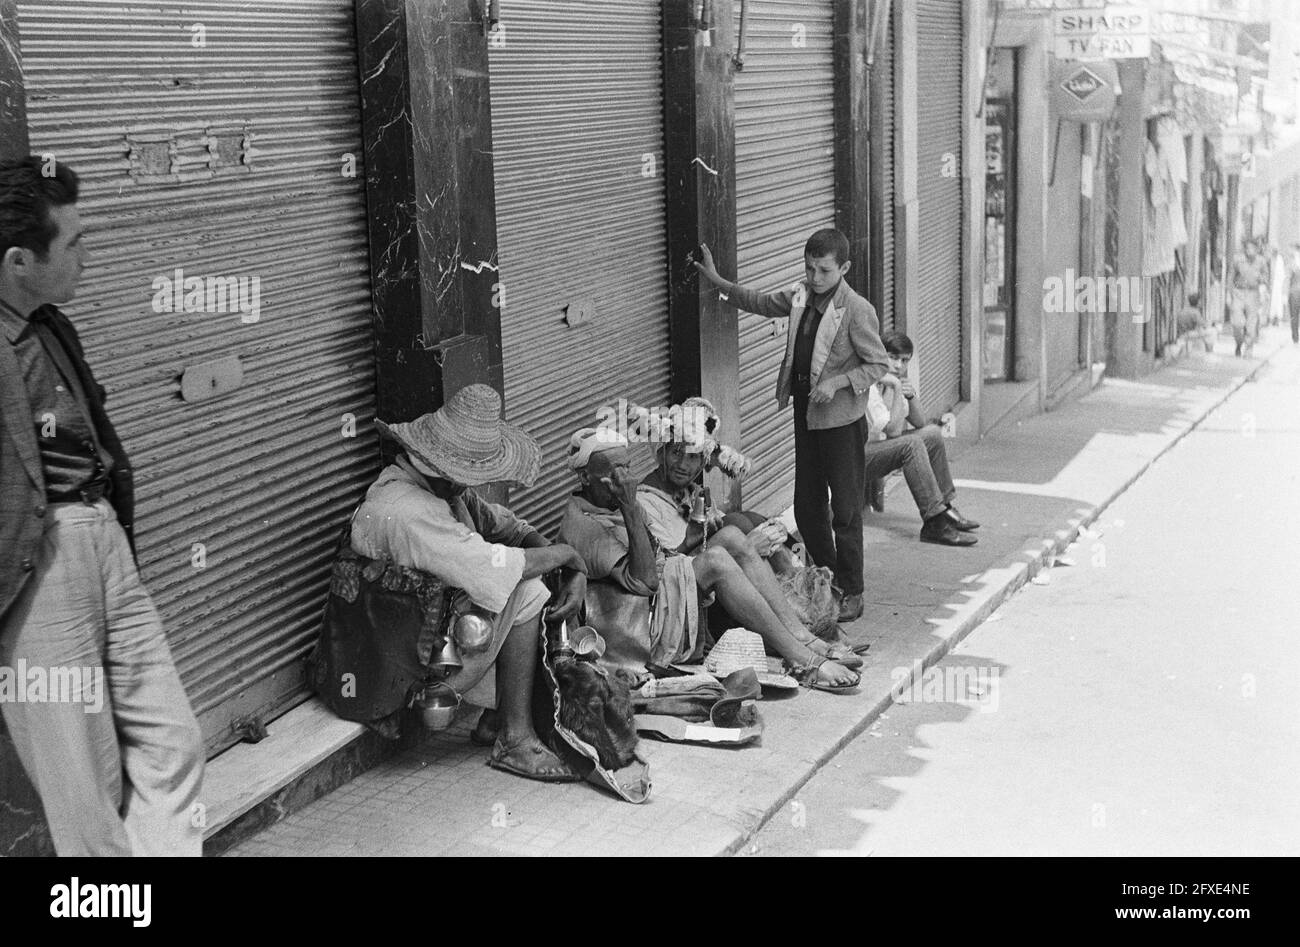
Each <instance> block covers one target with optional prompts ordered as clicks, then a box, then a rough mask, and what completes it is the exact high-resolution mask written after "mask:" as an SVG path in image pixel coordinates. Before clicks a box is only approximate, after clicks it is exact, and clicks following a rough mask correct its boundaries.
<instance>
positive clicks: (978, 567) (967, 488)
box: [228, 334, 1290, 855]
mask: <svg viewBox="0 0 1300 947" xmlns="http://www.w3.org/2000/svg"><path fill="white" fill-rule="evenodd" d="M1280 344H1288V345H1289V344H1290V340H1289V337H1288V338H1285V339H1283V337H1282V335H1280V334H1274V335H1271V336H1266V337H1265V341H1264V342H1263V343H1262V344H1261V345H1260V346H1259V347H1258V348H1257V352H1258V353H1259V354H1260V355H1261V356H1267V355H1268V354H1269V353H1270V352H1271V351H1273V350H1275V349H1276V347H1277V346H1278V345H1280ZM1223 348H1224V346H1223V344H1220V347H1219V350H1218V352H1216V353H1215V354H1211V355H1200V354H1197V355H1192V356H1189V357H1187V358H1186V359H1184V360H1183V361H1182V362H1180V363H1178V364H1177V365H1174V366H1171V367H1169V368H1166V369H1164V370H1162V371H1160V372H1158V373H1156V374H1154V375H1152V376H1150V377H1149V378H1147V379H1145V380H1143V381H1141V382H1116V381H1106V382H1105V383H1104V384H1103V385H1102V386H1101V387H1100V388H1098V389H1097V390H1096V391H1094V392H1092V393H1091V394H1089V395H1088V396H1086V397H1085V398H1083V399H1081V400H1080V401H1077V402H1073V403H1070V404H1068V405H1066V406H1064V407H1062V408H1060V409H1059V410H1058V411H1054V412H1051V413H1049V414H1045V415H1040V416H1036V417H1033V418H1030V419H1028V420H1025V421H1023V422H1020V423H1018V424H1016V425H1014V426H1012V427H1010V428H1008V429H1007V430H1005V431H999V432H995V433H994V434H993V435H991V436H990V437H988V438H986V439H985V440H984V441H981V442H979V443H978V444H975V445H972V446H971V447H969V448H968V449H966V450H965V451H963V452H962V453H961V454H960V455H959V456H958V458H957V460H956V463H955V464H954V473H955V474H956V476H957V477H958V478H959V481H958V486H959V496H958V501H959V503H960V505H961V508H962V510H963V512H964V513H966V514H967V515H968V516H971V517H973V518H975V519H977V520H980V521H981V522H982V523H983V524H984V525H983V528H982V529H981V530H980V531H979V533H978V535H979V538H980V542H979V545H977V546H975V547H973V548H970V549H949V548H947V547H940V546H932V545H925V544H921V543H919V542H917V531H918V530H919V528H920V520H919V518H918V516H917V513H916V510H915V506H914V505H913V504H912V502H911V499H910V497H909V496H908V495H907V491H906V489H905V488H902V489H893V490H891V493H890V496H889V499H888V503H887V512H886V513H885V514H883V515H873V516H869V517H868V526H867V531H866V533H867V536H866V539H867V544H866V549H867V562H866V568H867V576H868V579H867V593H866V598H867V599H868V605H867V610H866V613H865V614H864V616H863V617H862V618H861V619H860V620H859V621H857V622H855V623H854V625H853V626H852V627H851V628H850V629H849V632H850V635H851V636H852V637H853V638H854V639H855V640H858V641H870V642H871V644H872V647H871V650H870V652H869V653H868V655H867V667H866V668H865V669H864V675H863V680H862V687H861V688H860V691H859V693H857V694H852V695H836V694H825V693H819V692H814V691H807V690H801V691H799V692H798V694H796V695H794V696H790V697H786V698H783V699H778V700H764V701H763V702H762V703H761V704H760V705H759V706H760V709H761V711H762V714H763V717H764V720H765V723H766V727H767V729H766V732H765V733H764V736H763V739H762V741H761V744H760V745H757V746H750V747H745V748H741V749H721V748H706V747H694V746H684V745H675V744H666V743H656V742H653V741H649V740H646V741H643V742H642V753H643V755H644V756H645V757H646V758H647V759H648V760H649V762H650V765H651V771H652V775H653V778H654V793H653V795H652V797H651V800H650V802H648V803H647V804H645V805H641V806H635V805H631V804H628V803H625V802H622V801H620V800H618V799H616V798H614V797H613V796H612V795H609V794H607V793H604V792H602V791H600V790H598V789H596V788H594V787H592V786H589V785H586V784H567V785H548V784H542V783H534V782H530V781H528V780H524V779H520V778H518V777H514V776H510V775H508V774H504V773H498V772H496V771H494V770H491V769H489V768H487V767H486V766H485V765H484V760H485V759H486V755H487V751H486V750H484V749H480V748H478V747H474V746H471V745H470V743H469V742H468V739H467V728H466V727H465V726H464V725H462V726H459V727H456V728H453V729H452V730H449V731H446V732H444V733H441V734H436V735H432V736H430V737H429V738H428V739H426V740H425V741H424V742H423V743H421V744H420V745H419V746H418V747H417V748H416V749H414V750H410V751H408V752H406V753H404V754H401V755H399V756H397V757H394V758H392V759H390V760H388V761H386V762H384V763H382V764H380V765H379V766H377V767H375V768H374V769H371V770H369V771H368V772H365V773H363V774H362V775H360V776H358V777H357V778H356V779H354V780H352V781H351V782H349V783H347V784H345V785H343V786H342V787H340V788H339V789H337V790H335V791H334V792H332V793H330V794H329V795H327V796H325V797H324V798H322V799H320V800H319V801H317V802H315V803H313V804H311V805H310V806H308V807H306V808H305V809H303V810H302V811H300V812H297V813H295V814H293V815H290V816H289V817H287V818H285V819H284V820H282V821H280V822H278V823H277V824H275V825H273V826H272V827H270V828H268V829H266V830H265V831H263V832H261V833H260V834H258V835H257V836H255V837H253V838H251V839H249V840H247V841H245V842H243V843H241V844H239V845H237V846H235V847H234V848H233V849H231V850H230V852H228V854H230V855H659V854H665V855H716V854H727V853H730V852H735V851H737V850H739V849H740V848H741V847H742V846H743V845H744V843H745V841H746V840H747V839H748V838H749V837H750V836H751V835H752V834H753V832H754V831H755V830H756V829H757V828H758V827H759V826H760V825H761V824H762V823H763V822H764V821H765V820H766V819H768V818H770V817H771V816H772V815H774V814H775V813H776V812H778V811H780V810H781V809H782V808H783V807H785V806H788V805H789V803H790V801H791V799H792V798H793V797H794V795H795V794H796V793H797V791H798V789H799V787H800V786H801V785H802V784H803V783H804V782H805V781H806V780H807V779H808V778H810V777H811V775H812V774H813V773H814V772H815V771H816V770H817V769H819V768H820V767H821V766H823V765H826V764H827V763H828V762H829V763H830V765H834V763H833V760H832V759H831V758H832V757H833V756H834V754H835V752H836V751H837V750H838V749H839V748H840V747H841V746H843V745H844V744H845V743H846V742H848V741H849V740H851V739H853V738H854V737H855V736H857V735H858V734H860V733H862V732H863V731H865V730H867V728H868V727H869V726H870V724H871V723H872V722H873V721H874V720H875V719H876V718H877V717H878V716H879V715H880V714H881V713H882V712H886V713H887V708H888V706H889V689H890V687H891V685H892V684H893V682H894V680H893V678H892V677H891V672H893V671H894V670H895V669H898V668H909V667H911V666H912V665H913V664H914V662H918V661H921V662H924V663H925V664H926V665H929V664H930V663H933V662H934V661H937V660H938V659H939V658H940V657H942V656H943V654H945V653H946V652H947V650H948V649H949V648H950V647H951V646H952V645H953V644H955V643H956V641H958V640H960V638H961V637H963V636H964V635H965V634H966V633H967V632H969V631H970V629H971V628H973V627H974V626H975V625H976V624H978V623H979V622H980V621H982V620H983V618H984V617H986V616H987V615H988V614H989V613H990V612H991V611H993V610H994V609H995V608H996V607H997V606H998V605H999V604H1000V603H1001V602H1002V601H1003V600H1004V599H1005V598H1006V596H1007V595H1009V594H1010V593H1011V592H1014V591H1015V589H1017V588H1019V586H1020V585H1021V584H1023V583H1024V582H1025V581H1027V580H1028V579H1029V578H1030V577H1031V576H1032V575H1033V574H1035V573H1036V572H1037V571H1038V570H1039V569H1041V568H1044V567H1047V566H1050V563H1051V555H1052V553H1054V552H1059V551H1060V550H1061V549H1063V548H1064V547H1065V545H1066V544H1067V543H1068V542H1070V541H1071V540H1073V539H1074V537H1075V534H1076V533H1077V528H1078V526H1079V525H1080V524H1081V523H1083V524H1086V523H1091V522H1092V521H1093V520H1094V519H1095V518H1096V516H1097V515H1098V512H1099V511H1100V510H1101V509H1103V508H1104V507H1105V506H1106V505H1107V504H1108V503H1109V502H1110V501H1111V500H1113V499H1114V497H1115V496H1117V495H1118V494H1119V493H1121V492H1122V491H1123V490H1124V489H1125V488H1126V487H1127V486H1128V484H1129V483H1131V482H1132V481H1133V479H1135V478H1136V477H1137V476H1139V475H1140V474H1141V472H1142V471H1143V470H1144V469H1145V468H1146V467H1147V466H1148V465H1149V464H1150V463H1151V462H1152V461H1154V460H1155V459H1156V458H1157V457H1159V455H1160V454H1162V453H1163V452H1164V451H1165V450H1167V449H1168V448H1169V447H1170V446H1172V444H1173V443H1175V442H1176V441H1177V439H1178V438H1179V437H1181V436H1182V435H1183V434H1184V433H1186V432H1187V430H1189V429H1190V428H1191V426H1192V425H1193V424H1195V423H1196V422H1198V421H1199V420H1200V419H1201V418H1203V417H1204V416H1205V415H1206V414H1207V413H1208V412H1209V411H1210V409H1211V408H1213V407H1214V405H1216V404H1217V403H1218V402H1219V401H1221V400H1222V399H1223V398H1224V397H1225V396H1226V395H1227V394H1228V393H1229V392H1230V391H1231V390H1233V389H1234V388H1236V387H1237V386H1238V385H1240V384H1242V383H1243V381H1244V379H1245V378H1246V377H1247V376H1248V374H1250V373H1251V372H1252V371H1253V370H1254V369H1255V368H1256V367H1258V365H1259V364H1260V361H1259V360H1255V361H1249V362H1248V361H1244V360H1240V359H1234V358H1233V357H1232V356H1231V354H1230V352H1231V347H1230V345H1229V346H1228V354H1221V353H1223ZM1080 554H1085V553H1080Z"/></svg>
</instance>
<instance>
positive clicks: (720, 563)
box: [694, 546, 857, 684]
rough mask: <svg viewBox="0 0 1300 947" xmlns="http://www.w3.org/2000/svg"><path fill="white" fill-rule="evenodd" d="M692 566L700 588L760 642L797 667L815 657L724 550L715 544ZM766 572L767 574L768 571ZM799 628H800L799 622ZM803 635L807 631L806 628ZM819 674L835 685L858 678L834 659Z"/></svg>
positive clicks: (695, 560) (697, 557)
mask: <svg viewBox="0 0 1300 947" xmlns="http://www.w3.org/2000/svg"><path fill="white" fill-rule="evenodd" d="M694 567H695V581H696V582H697V583H698V584H699V586H700V588H702V589H705V590H706V591H710V592H715V593H717V596H718V600H719V601H721V602H722V607H723V608H725V609H726V610H727V611H728V612H730V613H731V616H732V617H733V618H735V619H736V621H738V622H740V623H741V624H742V625H743V626H744V627H746V628H748V629H749V630H750V631H754V632H757V633H758V634H759V635H761V636H762V638H763V642H764V643H765V644H766V645H767V646H768V647H769V648H771V649H772V650H773V651H775V652H776V653H777V654H779V655H781V657H783V658H785V659H786V660H788V661H789V662H790V663H791V664H794V665H798V666H803V665H807V664H810V663H812V662H813V661H815V660H817V659H818V656H817V655H815V654H814V652H812V651H811V650H809V649H808V648H807V647H806V646H805V645H803V644H801V643H800V642H799V639H798V638H796V637H795V636H794V635H793V634H791V632H790V630H789V629H788V628H786V627H785V625H784V624H783V623H782V621H781V619H780V618H778V617H777V616H776V614H775V613H774V612H773V611H772V609H771V607H770V606H769V605H768V604H767V602H766V601H765V600H764V599H763V596H762V595H760V594H759V592H758V590H757V589H755V588H754V585H753V583H751V582H750V581H749V578H748V577H747V576H746V575H745V573H744V572H743V571H742V570H741V568H740V566H739V565H737V564H736V560H735V559H733V558H732V557H731V554H730V553H728V552H727V551H726V550H725V549H723V548H721V547H719V546H714V547H712V548H710V549H709V550H708V551H707V552H703V553H701V554H700V555H698V556H696V557H695V559H694ZM764 568H765V569H766V568H767V567H766V566H764ZM768 572H769V575H770V574H771V570H768ZM796 624H798V621H797V619H796ZM798 627H799V628H800V629H803V626H802V625H799V626H798ZM804 634H807V631H806V630H804ZM821 676H822V679H823V680H825V681H828V682H832V683H837V684H838V683H848V682H852V681H856V680H857V675H856V674H853V673H852V672H851V671H849V670H848V669H847V668H844V667H842V666H841V665H839V664H836V663H835V662H834V661H827V662H826V663H825V664H823V665H822V668H821Z"/></svg>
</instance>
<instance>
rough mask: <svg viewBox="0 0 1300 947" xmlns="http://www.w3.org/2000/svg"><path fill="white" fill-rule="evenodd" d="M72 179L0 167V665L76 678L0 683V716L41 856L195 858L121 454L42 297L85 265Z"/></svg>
mask: <svg viewBox="0 0 1300 947" xmlns="http://www.w3.org/2000/svg"><path fill="white" fill-rule="evenodd" d="M47 170H50V171H51V172H52V173H49V174H46V173H43V172H46V171H47ZM77 191H78V182H77V175H76V174H75V173H74V172H73V171H72V170H71V169H70V168H68V167H67V166H66V165H62V164H59V165H55V166H54V167H53V168H52V169H50V168H49V166H48V165H47V164H46V163H45V162H44V161H42V160H41V159H38V158H34V157H33V158H26V159H23V160H19V161H5V162H0V327H2V328H3V332H4V336H5V338H4V340H3V341H0V674H2V673H4V672H5V671H6V670H8V671H9V672H10V673H11V674H12V673H13V670H14V669H16V668H22V669H25V671H26V673H27V675H28V680H24V681H21V682H20V684H19V686H23V685H26V684H27V683H28V682H29V681H30V680H31V677H30V675H32V674H37V675H38V676H40V677H43V678H45V679H46V680H48V681H51V682H53V681H54V680H55V676H56V675H58V676H59V678H60V679H61V680H62V681H64V682H66V681H68V680H74V681H75V680H80V687H76V688H75V690H76V693H75V694H71V695H63V694H60V695H57V696H56V695H55V694H54V693H52V692H44V691H43V692H42V694H41V696H40V697H39V699H35V698H34V697H33V696H31V695H28V696H27V697H26V698H25V699H22V700H14V699H12V698H13V695H9V696H8V697H5V696H4V694H3V689H2V688H0V710H3V712H4V719H5V723H6V724H7V725H8V727H9V734H10V736H11V737H12V738H13V743H14V748H15V749H16V750H17V753H18V758H19V760H21V761H22V764H23V768H24V769H25V770H26V771H27V774H28V776H29V777H30V778H31V780H32V783H33V784H34V785H35V787H36V791H37V792H38V793H39V794H40V797H41V804H42V805H43V807H44V809H45V819H46V822H48V823H49V827H50V835H51V836H52V838H53V840H54V849H55V851H56V852H58V854H59V855H198V854H200V851H201V848H202V843H203V834H202V830H201V826H202V824H203V822H202V819H199V818H196V815H197V812H196V810H195V802H196V800H197V798H198V794H199V784H200V781H201V780H202V776H203V740H202V736H201V734H200V731H199V725H198V722H197V721H196V720H195V719H194V713H193V711H192V710H191V709H190V703H189V700H188V699H187V698H186V696H185V690H184V689H183V688H182V686H181V680H180V677H179V676H178V675H177V673H176V666H175V664H173V663H172V656H171V651H170V650H169V648H168V646H167V639H166V637H165V636H164V634H163V627H162V623H161V622H160V621H159V618H158V613H157V611H156V610H155V609H154V605H153V602H152V600H151V599H150V598H149V593H148V592H147V591H146V590H145V588H144V586H143V585H142V584H141V583H140V576H139V573H138V572H137V571H136V562H135V551H134V539H133V534H132V531H131V527H132V517H133V509H134V491H133V488H132V478H131V466H130V462H129V461H128V460H127V457H126V454H125V452H124V451H123V450H122V445H121V443H120V442H119V441H118V438H117V434H116V433H115V432H114V430H113V425H112V423H111V422H110V421H109V419H108V415H107V413H106V412H105V410H104V389H103V388H102V387H100V385H99V383H98V382H96V381H95V376H94V374H93V373H92V372H91V370H90V366H89V365H87V364H86V359H85V354H84V353H83V351H82V348H81V342H80V340H79V339H78V338H77V330H76V329H75V328H73V325H72V323H71V322H70V321H69V320H68V317H67V316H65V315H64V314H63V313H62V312H60V311H59V310H58V308H57V307H56V304H58V303H66V302H67V301H68V300H70V299H72V297H73V295H74V294H75V293H76V289H77V283H78V282H79V281H80V279H81V271H82V269H83V268H84V267H85V264H86V246H85V242H84V241H83V239H82V236H83V230H82V227H81V221H80V219H79V218H78V216H77V206H76V204H77ZM18 676H21V675H18ZM69 689H74V688H69ZM92 691H99V692H100V693H99V694H98V696H96V695H95V694H93V693H91V692H92ZM68 697H72V698H73V699H67V698H68ZM96 705H97V706H96Z"/></svg>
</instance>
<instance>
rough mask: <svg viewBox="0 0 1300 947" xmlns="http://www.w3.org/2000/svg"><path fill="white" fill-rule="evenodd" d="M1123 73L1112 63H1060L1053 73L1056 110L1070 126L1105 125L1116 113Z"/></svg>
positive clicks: (1057, 115)
mask: <svg viewBox="0 0 1300 947" xmlns="http://www.w3.org/2000/svg"><path fill="white" fill-rule="evenodd" d="M1118 84H1119V70H1117V69H1116V68H1115V64H1114V63H1110V62H1090V63H1080V62H1058V63H1056V65H1055V66H1054V67H1053V69H1052V106H1053V110H1054V111H1055V113H1056V117H1057V118H1060V119H1063V120H1065V121H1067V122H1101V121H1105V120H1106V119H1107V118H1109V117H1110V115H1111V113H1112V112H1114V111H1115V87H1116V86H1117V85H1118Z"/></svg>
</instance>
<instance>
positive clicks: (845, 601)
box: [837, 595, 862, 623]
mask: <svg viewBox="0 0 1300 947" xmlns="http://www.w3.org/2000/svg"><path fill="white" fill-rule="evenodd" d="M861 617H862V596H861V595H846V596H844V597H843V598H842V599H840V617H839V618H838V619H837V620H838V621H839V622H841V623H843V622H849V621H854V620H856V619H858V618H861Z"/></svg>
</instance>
